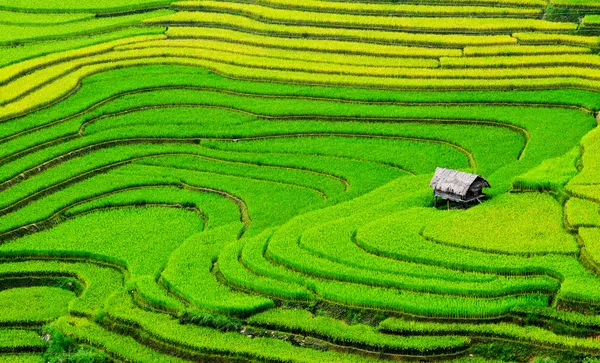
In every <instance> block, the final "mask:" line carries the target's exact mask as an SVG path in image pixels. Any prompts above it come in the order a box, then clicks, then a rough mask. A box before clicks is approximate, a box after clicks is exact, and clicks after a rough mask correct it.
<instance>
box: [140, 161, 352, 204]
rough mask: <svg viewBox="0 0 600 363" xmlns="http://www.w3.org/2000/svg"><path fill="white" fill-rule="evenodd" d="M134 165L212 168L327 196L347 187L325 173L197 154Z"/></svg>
mask: <svg viewBox="0 0 600 363" xmlns="http://www.w3.org/2000/svg"><path fill="white" fill-rule="evenodd" d="M134 164H141V165H152V166H162V167H170V168H181V169H189V170H198V171H208V172H214V173H219V174H224V175H234V176H240V177H245V178H249V179H254V180H264V181H272V182H277V183H280V184H287V185H291V186H296V187H304V188H306V189H310V190H313V191H315V192H317V193H319V194H321V196H322V198H323V199H329V198H330V197H336V196H337V195H338V194H339V193H342V192H343V190H340V185H339V183H338V182H336V181H335V180H332V179H331V178H327V177H324V176H321V175H315V174H311V173H305V172H303V171H301V170H289V169H279V168H274V167H268V166H260V165H256V164H254V165H253V164H246V163H241V162H233V161H226V160H214V159H211V158H205V157H204V158H203V157H202V156H195V155H172V156H163V157H154V158H146V159H142V160H138V161H134Z"/></svg>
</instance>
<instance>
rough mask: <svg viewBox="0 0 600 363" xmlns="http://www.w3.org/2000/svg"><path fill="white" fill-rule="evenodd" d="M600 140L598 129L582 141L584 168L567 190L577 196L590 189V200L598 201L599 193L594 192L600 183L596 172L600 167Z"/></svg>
mask: <svg viewBox="0 0 600 363" xmlns="http://www.w3.org/2000/svg"><path fill="white" fill-rule="evenodd" d="M599 139H600V133H599V132H598V129H594V130H592V131H590V132H589V133H588V134H586V135H585V136H584V137H583V138H582V139H581V147H582V152H581V164H582V165H583V168H582V169H581V170H580V171H579V174H577V175H576V176H574V177H573V179H571V181H570V182H569V184H568V185H567V190H568V191H570V192H571V193H572V194H574V195H576V196H577V194H578V193H579V192H582V191H583V190H585V189H588V190H589V191H590V192H592V195H591V197H590V198H588V199H593V200H596V201H600V198H598V194H597V192H594V190H595V189H596V184H598V182H600V178H599V177H598V173H597V172H595V170H597V168H598V166H599V165H600V153H599V151H600V148H599V146H600V144H599V143H598V140H599ZM576 188H578V190H575V189H576ZM582 194H583V196H585V194H586V193H585V192H583V193H582Z"/></svg>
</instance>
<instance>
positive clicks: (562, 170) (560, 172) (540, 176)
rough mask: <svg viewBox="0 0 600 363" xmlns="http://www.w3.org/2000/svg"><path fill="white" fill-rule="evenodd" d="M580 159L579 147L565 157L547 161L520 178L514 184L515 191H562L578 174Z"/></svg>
mask: <svg viewBox="0 0 600 363" xmlns="http://www.w3.org/2000/svg"><path fill="white" fill-rule="evenodd" d="M579 157H580V151H579V148H578V147H575V148H573V149H572V150H571V151H569V152H568V153H566V154H565V155H563V156H559V157H557V158H552V159H547V160H544V161H542V163H541V164H540V165H539V166H537V167H535V168H533V169H531V170H529V171H528V172H527V173H525V174H523V175H520V176H518V177H517V178H515V180H514V182H513V187H514V188H515V189H523V190H531V189H533V190H556V191H558V190H561V189H562V188H563V187H564V186H565V184H567V183H568V182H569V180H571V179H572V178H573V177H574V176H575V175H576V174H577V172H578V170H577V167H576V165H575V164H576V163H577V160H578V159H579Z"/></svg>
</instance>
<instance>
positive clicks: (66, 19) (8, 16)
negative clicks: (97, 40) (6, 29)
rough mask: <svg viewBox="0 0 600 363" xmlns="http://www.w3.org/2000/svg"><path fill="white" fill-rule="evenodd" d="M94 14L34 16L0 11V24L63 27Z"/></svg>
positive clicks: (88, 18)
mask: <svg viewBox="0 0 600 363" xmlns="http://www.w3.org/2000/svg"><path fill="white" fill-rule="evenodd" d="M93 17H94V14H85V13H80V14H60V13H59V14H52V13H47V14H35V13H21V12H13V11H5V10H0V22H2V24H17V25H32V26H35V25H48V24H52V25H59V24H60V25H64V24H67V23H74V22H77V21H83V20H90V19H92V18H93Z"/></svg>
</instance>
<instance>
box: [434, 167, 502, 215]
mask: <svg viewBox="0 0 600 363" xmlns="http://www.w3.org/2000/svg"><path fill="white" fill-rule="evenodd" d="M429 185H430V186H431V187H432V188H433V197H434V205H435V206H436V207H437V199H438V198H441V199H444V200H447V201H448V209H449V208H450V201H452V202H456V203H461V204H462V205H463V206H466V205H467V204H468V203H471V202H473V201H478V202H480V203H481V198H483V197H485V194H483V192H482V189H483V188H489V187H490V183H488V181H487V180H485V179H483V178H482V177H481V176H480V175H477V174H470V173H464V172H462V171H457V170H451V169H445V168H436V169H435V174H434V175H433V178H432V179H431V183H429Z"/></svg>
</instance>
